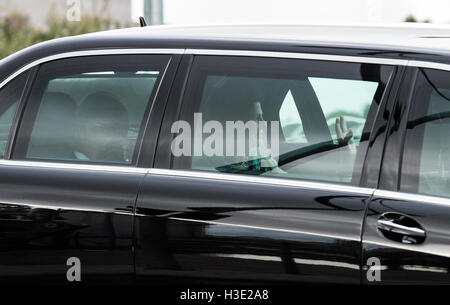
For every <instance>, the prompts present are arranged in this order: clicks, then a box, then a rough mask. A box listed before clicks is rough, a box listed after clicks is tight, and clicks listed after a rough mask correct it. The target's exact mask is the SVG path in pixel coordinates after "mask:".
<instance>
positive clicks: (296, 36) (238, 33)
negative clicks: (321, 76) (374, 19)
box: [94, 23, 450, 53]
mask: <svg viewBox="0 0 450 305" xmlns="http://www.w3.org/2000/svg"><path fill="white" fill-rule="evenodd" d="M94 35H109V36H119V37H120V36H124V35H126V36H128V37H130V36H131V37H141V38H142V37H143V36H144V37H148V38H149V39H151V38H155V39H156V38H166V39H186V40H195V39H202V40H234V41H236V40H245V41H264V42H284V43H286V42H301V43H309V44H313V43H325V44H339V45H340V46H344V45H349V46H350V45H351V46H361V47H368V46H373V47H378V48H383V47H384V48H386V47H388V48H390V49H395V48H399V49H401V50H404V49H412V48H417V49H420V50H421V51H426V50H430V51H442V52H449V53H450V25H433V24H415V23H406V24H398V25H293V24H284V25H283V24H278V25H277V24H274V25H264V24H259V25H256V24H241V25H185V26H183V25H176V26H170V25H169V26H167V25H163V26H148V27H144V28H129V29H121V30H113V31H107V32H100V33H95V34H94Z"/></svg>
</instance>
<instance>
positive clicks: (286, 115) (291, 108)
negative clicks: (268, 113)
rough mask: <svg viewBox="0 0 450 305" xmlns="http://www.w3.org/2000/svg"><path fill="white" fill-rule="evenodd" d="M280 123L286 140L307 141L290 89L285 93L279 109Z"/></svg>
mask: <svg viewBox="0 0 450 305" xmlns="http://www.w3.org/2000/svg"><path fill="white" fill-rule="evenodd" d="M279 115H280V125H281V129H282V131H283V136H284V138H285V139H286V142H297V143H307V142H308V140H307V139H306V136H305V131H304V130H303V124H302V119H301V117H300V114H299V113H298V109H297V105H296V104H295V101H294V97H293V96H292V92H291V90H289V91H288V92H287V93H286V96H285V97H284V100H283V103H282V104H281V108H280V111H279Z"/></svg>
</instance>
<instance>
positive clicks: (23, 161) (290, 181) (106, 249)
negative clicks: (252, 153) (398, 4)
mask: <svg viewBox="0 0 450 305" xmlns="http://www.w3.org/2000/svg"><path fill="white" fill-rule="evenodd" d="M255 109H256V110H255ZM255 113H256V116H257V119H258V122H263V123H268V122H278V123H279V125H277V126H272V125H270V128H268V129H267V131H266V133H267V135H269V134H270V137H268V138H269V139H270V140H271V141H272V142H271V148H273V147H274V145H276V146H277V147H278V148H277V152H276V153H273V154H272V155H270V156H267V155H266V156H260V157H253V158H247V157H246V154H244V155H243V156H236V157H235V156H233V154H229V155H226V156H223V155H221V154H220V153H211V152H209V153H206V154H205V153H203V152H202V151H200V153H198V151H196V149H197V148H198V147H200V150H201V149H202V148H204V146H205V143H206V142H207V141H210V144H211V142H214V141H212V140H211V139H210V137H211V136H212V134H213V131H217V130H216V129H218V127H217V126H220V124H224V125H223V126H225V125H226V124H227V122H232V123H233V122H234V123H236V122H247V121H249V120H251V119H252V118H254V117H255ZM199 114H200V115H201V119H202V122H203V123H205V122H214V123H211V124H209V125H207V124H204V125H203V126H200V127H201V129H200V131H199V132H198V130H197V131H193V130H190V133H187V134H188V135H192V136H193V141H191V142H192V143H181V142H183V141H182V139H181V140H180V138H179V137H180V134H181V131H182V130H183V132H184V131H186V129H188V128H187V127H186V126H196V124H197V123H198V121H196V118H198V117H199ZM266 125H268V124H266ZM275 127H277V128H275ZM449 130H450V28H448V27H442V28H439V27H434V26H429V27H364V26H352V27H350V26H334V27H331V26H294V25H284V26H281V25H280V26H262V25H261V26H252V25H242V26H231V25H229V26H190V27H176V26H161V27H158V26H155V27H154V26H152V27H143V28H136V29H124V30H115V31H110V32H103V33H94V34H88V35H82V36H77V37H70V38H63V39H57V40H52V41H49V42H45V43H42V44H38V45H35V46H32V47H30V48H27V49H25V50H23V51H20V52H18V53H16V54H14V55H12V56H10V57H8V58H6V59H3V60H2V61H0V137H1V138H0V155H1V157H2V159H1V160H0V283H23V282H30V281H31V282H39V283H46V282H56V283H67V282H68V281H71V280H75V281H78V280H81V281H82V282H83V283H98V282H108V283H109V282H124V283H154V284H159V283H189V284H193V283H208V284H227V283H233V284H237V283H245V284H261V283H263V284H278V283H280V284H284V283H294V284H297V283H351V284H392V283H401V284H413V283H414V284H416V283H440V284H442V283H444V284H446V283H450V273H449V272H450V132H449ZM226 131H228V130H226ZM258 132H259V131H258ZM231 135H234V131H233V130H232V133H231ZM215 136H216V137H215V140H216V141H215V143H214V145H211V146H210V148H211V149H213V150H214V152H221V151H222V152H223V151H228V150H230V151H232V152H234V151H235V144H236V145H237V144H238V143H237V142H235V141H233V140H231V141H228V139H229V137H230V133H228V132H227V133H221V134H217V133H216V134H215ZM256 137H259V133H258V135H257V136H256ZM247 138H248V141H252V140H255V139H254V138H255V135H254V134H253V138H252V134H251V133H249V136H248V137H247ZM274 139H275V140H276V143H274V142H273V140H274ZM218 140H223V141H218ZM219 142H221V143H219ZM181 144H183V145H186V146H183V145H181ZM244 144H247V143H244ZM177 145H178V146H177ZM202 145H203V146H202ZM177 147H178V148H180V149H181V150H183V151H187V152H191V151H194V153H193V154H191V155H190V154H180V155H177V154H175V153H174V148H177ZM249 149H250V148H249ZM77 264H78V265H77ZM76 266H78V267H79V270H78V271H77V272H79V273H80V274H79V275H75V276H74V277H73V274H72V273H71V272H72V271H73V272H75V271H76V270H75V271H74V270H72V269H71V268H74V267H76Z"/></svg>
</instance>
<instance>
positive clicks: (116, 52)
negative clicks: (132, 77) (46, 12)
mask: <svg viewBox="0 0 450 305" xmlns="http://www.w3.org/2000/svg"><path fill="white" fill-rule="evenodd" d="M183 53H184V49H105V50H86V51H74V52H65V53H59V54H54V55H50V56H47V57H43V58H40V59H38V60H35V61H32V62H31V63H28V64H26V65H25V66H23V67H22V68H20V69H19V70H17V71H16V72H14V73H12V74H11V75H9V76H8V77H7V78H6V79H5V80H3V81H2V82H1V83H0V89H1V88H2V87H4V86H5V85H6V84H7V83H9V82H10V81H11V80H12V79H14V78H16V77H17V76H18V75H20V74H21V73H23V72H25V71H26V70H28V69H31V68H33V67H35V66H37V65H40V64H43V63H46V62H49V61H53V60H58V59H64V58H72V57H81V56H100V55H133V54H136V55H145V54H183Z"/></svg>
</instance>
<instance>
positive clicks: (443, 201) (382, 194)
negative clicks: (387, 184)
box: [373, 189, 450, 206]
mask: <svg viewBox="0 0 450 305" xmlns="http://www.w3.org/2000/svg"><path fill="white" fill-rule="evenodd" d="M376 198H385V199H392V200H401V201H415V202H426V203H433V204H440V205H446V206H450V198H445V197H438V196H430V195H422V194H415V193H405V192H394V191H386V190H380V189H377V190H375V192H374V193H373V199H376Z"/></svg>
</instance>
